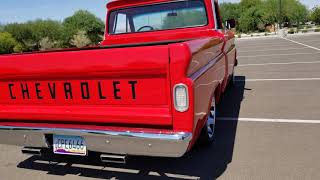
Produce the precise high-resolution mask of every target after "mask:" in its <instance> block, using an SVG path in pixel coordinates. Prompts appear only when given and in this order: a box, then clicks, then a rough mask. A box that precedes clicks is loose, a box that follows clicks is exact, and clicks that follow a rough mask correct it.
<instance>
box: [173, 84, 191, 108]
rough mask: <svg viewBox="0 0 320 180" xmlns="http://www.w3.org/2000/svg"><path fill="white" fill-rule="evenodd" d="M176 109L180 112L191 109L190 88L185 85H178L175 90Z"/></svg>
mask: <svg viewBox="0 0 320 180" xmlns="http://www.w3.org/2000/svg"><path fill="white" fill-rule="evenodd" d="M173 98H174V107H175V109H176V110H177V111H179V112H185V111H187V110H188V109H189V95H188V87H187V86H186V85H185V84H177V85H175V86H174V88H173Z"/></svg>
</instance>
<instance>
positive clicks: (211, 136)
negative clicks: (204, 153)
mask: <svg viewBox="0 0 320 180" xmlns="http://www.w3.org/2000/svg"><path fill="white" fill-rule="evenodd" d="M215 125H216V103H215V98H213V100H212V102H211V108H210V111H209V115H208V118H207V122H206V124H205V126H204V127H203V128H202V130H201V134H200V137H199V142H200V144H203V145H208V144H211V143H212V142H213V141H214V140H215Z"/></svg>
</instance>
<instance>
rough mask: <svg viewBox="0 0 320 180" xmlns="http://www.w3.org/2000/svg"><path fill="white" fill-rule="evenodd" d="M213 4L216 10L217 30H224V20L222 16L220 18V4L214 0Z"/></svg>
mask: <svg viewBox="0 0 320 180" xmlns="http://www.w3.org/2000/svg"><path fill="white" fill-rule="evenodd" d="M212 4H213V7H214V8H213V10H214V17H215V21H216V22H215V24H216V29H223V26H222V20H221V16H220V9H219V4H218V2H217V1H215V0H212Z"/></svg>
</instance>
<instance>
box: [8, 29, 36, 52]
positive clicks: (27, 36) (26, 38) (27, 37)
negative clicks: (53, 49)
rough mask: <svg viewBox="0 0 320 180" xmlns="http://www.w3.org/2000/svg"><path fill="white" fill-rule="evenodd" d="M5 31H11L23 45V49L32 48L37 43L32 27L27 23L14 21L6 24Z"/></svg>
mask: <svg viewBox="0 0 320 180" xmlns="http://www.w3.org/2000/svg"><path fill="white" fill-rule="evenodd" d="M3 31H5V32H8V33H10V34H11V35H12V36H13V37H14V38H15V39H16V40H17V41H18V42H19V43H20V44H21V45H22V46H24V48H23V49H26V50H32V49H34V48H33V47H34V46H35V45H36V42H35V40H34V39H35V38H34V37H33V36H34V35H33V32H32V29H31V27H30V26H29V25H27V24H19V23H13V24H8V25H6V26H4V28H3Z"/></svg>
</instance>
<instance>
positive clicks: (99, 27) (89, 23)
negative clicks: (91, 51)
mask: <svg viewBox="0 0 320 180" xmlns="http://www.w3.org/2000/svg"><path fill="white" fill-rule="evenodd" d="M62 25H63V26H64V29H63V39H64V42H65V43H66V44H69V43H70V42H71V41H70V40H71V39H73V36H74V35H75V34H77V33H78V32H79V31H85V32H86V33H87V35H88V37H89V39H90V41H91V42H92V43H94V44H98V43H99V42H100V41H102V38H101V35H103V34H104V22H103V21H102V20H101V19H99V18H97V17H96V16H95V15H94V14H92V13H90V12H88V11H84V10H79V11H77V12H75V13H74V15H73V16H71V17H68V18H66V19H65V20H64V21H63V23H62Z"/></svg>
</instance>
